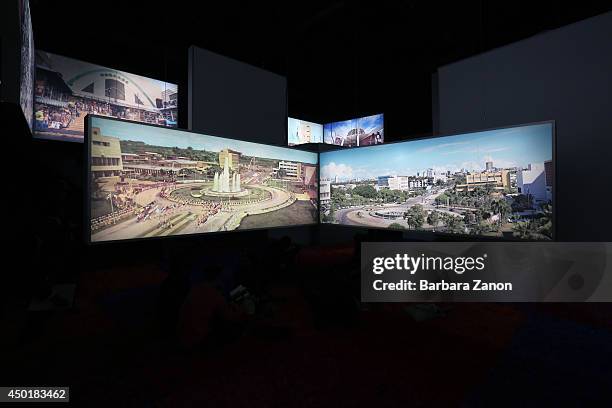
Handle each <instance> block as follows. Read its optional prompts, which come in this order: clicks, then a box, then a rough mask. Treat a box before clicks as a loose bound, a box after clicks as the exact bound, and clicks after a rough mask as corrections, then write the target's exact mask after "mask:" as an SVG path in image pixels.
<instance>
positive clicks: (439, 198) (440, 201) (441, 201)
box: [436, 193, 449, 205]
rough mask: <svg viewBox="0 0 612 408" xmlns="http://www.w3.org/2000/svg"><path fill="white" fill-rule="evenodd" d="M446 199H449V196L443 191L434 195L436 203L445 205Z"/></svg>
mask: <svg viewBox="0 0 612 408" xmlns="http://www.w3.org/2000/svg"><path fill="white" fill-rule="evenodd" d="M448 200H449V196H448V195H447V194H446V193H443V194H440V195H439V196H437V197H436V204H438V205H446V203H447V201H448Z"/></svg>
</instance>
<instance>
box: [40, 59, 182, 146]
mask: <svg viewBox="0 0 612 408" xmlns="http://www.w3.org/2000/svg"><path fill="white" fill-rule="evenodd" d="M87 114H97V115H104V116H110V117H114V118H120V119H128V120H133V121H137V122H144V123H151V124H156V125H163V126H168V127H176V126H177V121H178V87H177V85H176V84H171V83H168V82H164V81H158V80H156V79H152V78H147V77H143V76H140V75H135V74H130V73H128V72H124V71H119V70H116V69H112V68H106V67H102V66H99V65H94V64H90V63H88V62H83V61H78V60H75V59H72V58H67V57H63V56H61V55H56V54H51V53H49V52H44V51H40V50H37V51H36V87H35V103H34V136H35V137H37V138H41V139H53V140H63V141H69V142H83V129H84V122H85V116H86V115H87Z"/></svg>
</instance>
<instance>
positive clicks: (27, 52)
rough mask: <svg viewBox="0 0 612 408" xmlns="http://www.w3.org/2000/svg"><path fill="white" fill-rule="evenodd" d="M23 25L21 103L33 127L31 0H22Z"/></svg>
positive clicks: (21, 18)
mask: <svg viewBox="0 0 612 408" xmlns="http://www.w3.org/2000/svg"><path fill="white" fill-rule="evenodd" d="M19 13H20V25H21V30H20V34H21V50H20V51H21V64H20V69H21V72H20V79H19V81H20V84H19V88H20V92H19V105H20V106H21V110H22V111H23V115H24V116H25V118H26V121H27V122H28V126H29V127H30V130H31V129H32V119H33V118H32V112H33V99H34V90H33V87H34V35H33V33H32V20H31V18H30V2H29V1H28V0H22V1H21V2H20V4H19Z"/></svg>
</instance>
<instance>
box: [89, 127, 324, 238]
mask: <svg viewBox="0 0 612 408" xmlns="http://www.w3.org/2000/svg"><path fill="white" fill-rule="evenodd" d="M88 138H89V140H88V143H89V144H90V147H89V152H90V154H89V183H90V188H89V197H90V206H89V211H90V228H91V234H90V239H91V241H92V242H100V241H112V240H125V239H135V238H149V237H162V236H170V235H177V234H199V233H207V232H216V231H231V230H237V229H238V230H243V229H255V228H270V227H280V226H293V225H304V224H312V223H316V222H317V217H318V194H317V190H318V173H317V160H318V157H317V154H316V153H310V152H304V151H300V150H294V149H289V148H283V147H276V146H268V145H262V144H257V143H251V142H244V141H239V140H233V139H225V138H220V137H214V136H207V135H201V134H196V133H191V132H185V131H179V130H174V129H168V128H164V127H159V126H149V125H143V124H139V123H133V122H127V121H121V120H116V119H108V118H103V117H98V116H90V117H89V122H88Z"/></svg>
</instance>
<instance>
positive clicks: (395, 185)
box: [387, 176, 409, 191]
mask: <svg viewBox="0 0 612 408" xmlns="http://www.w3.org/2000/svg"><path fill="white" fill-rule="evenodd" d="M387 182H388V186H389V190H400V191H406V190H408V188H409V187H408V176H393V177H389V178H388V179H387Z"/></svg>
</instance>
